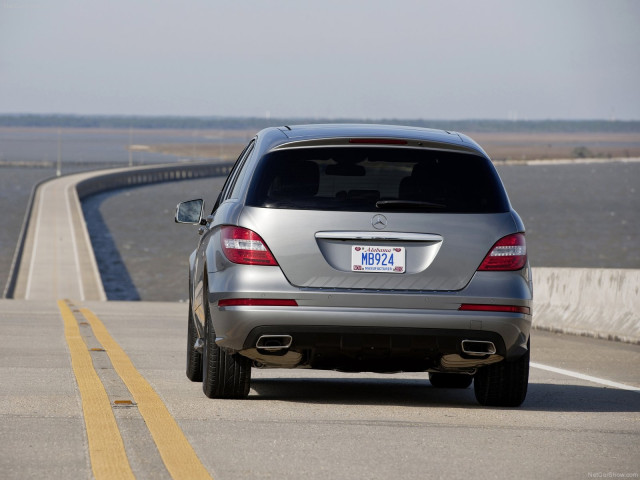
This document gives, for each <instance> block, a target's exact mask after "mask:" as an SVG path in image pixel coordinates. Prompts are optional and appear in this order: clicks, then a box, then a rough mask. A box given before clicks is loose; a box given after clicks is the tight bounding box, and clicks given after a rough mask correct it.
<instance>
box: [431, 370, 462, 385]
mask: <svg viewBox="0 0 640 480" xmlns="http://www.w3.org/2000/svg"><path fill="white" fill-rule="evenodd" d="M429 381H430V382H431V385H433V386H434V387H436V388H468V387H469V385H471V382H473V376H472V375H466V374H464V373H442V372H430V373H429Z"/></svg>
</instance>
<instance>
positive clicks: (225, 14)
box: [0, 0, 640, 120]
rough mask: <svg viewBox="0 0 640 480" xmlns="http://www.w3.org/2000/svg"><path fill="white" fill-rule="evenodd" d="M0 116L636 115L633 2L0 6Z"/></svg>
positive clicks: (180, 1) (637, 46)
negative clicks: (19, 114) (54, 114)
mask: <svg viewBox="0 0 640 480" xmlns="http://www.w3.org/2000/svg"><path fill="white" fill-rule="evenodd" d="M0 113H43V114H48V113H60V114H78V115H82V114H100V115H176V116H233V117H242V116H254V117H273V118H296V117H297V118H336V119H339V118H360V119H391V118H393V119H396V118H397V119H402V118H405V119H417V118H422V119H452V120H453V119H518V120H525V119H526V120H543V119H617V120H640V1H638V0H608V1H600V0H536V1H531V0H528V1H520V0H514V1H508V0H504V1H502V0H451V1H444V0H438V1H431V0H422V1H419V0H394V1H391V0H386V1H379V0H367V1H364V0H322V1H310V0H308V1H300V0H298V1H294V0H261V1H260V0H244V1H236V2H232V1H229V0H224V1H222V0H108V1H107V0H0Z"/></svg>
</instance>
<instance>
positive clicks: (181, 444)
mask: <svg viewBox="0 0 640 480" xmlns="http://www.w3.org/2000/svg"><path fill="white" fill-rule="evenodd" d="M80 311H81V312H82V314H83V315H84V317H85V318H86V319H87V322H89V324H90V325H91V327H92V328H93V333H94V335H95V336H96V338H97V339H98V341H99V342H100V343H101V344H102V347H103V348H104V349H105V350H106V351H107V354H108V355H109V359H110V360H111V363H112V365H113V368H114V369H115V370H116V372H117V373H118V375H120V378H122V381H123V382H124V384H125V385H126V386H127V388H128V389H129V391H130V392H131V395H133V398H134V400H135V401H136V403H137V404H138V411H139V412H140V414H141V415H142V418H144V421H145V423H146V424H147V427H148V428H149V432H151V436H152V437H153V440H154V442H155V443H156V446H157V447H158V451H159V452H160V456H161V457H162V461H163V462H164V464H165V466H166V467H167V470H168V471H169V474H170V475H171V476H172V477H173V478H174V479H182V478H184V479H200V478H202V479H211V476H210V475H209V472H208V471H207V470H206V469H205V468H204V465H202V462H201V461H200V459H199V458H198V456H197V455H196V452H195V451H194V450H193V447H192V446H191V444H190V443H189V441H188V440H187V438H186V437H185V436H184V433H183V431H182V429H181V428H180V427H179V426H178V424H177V422H176V421H175V419H174V418H173V416H172V415H171V413H169V410H168V409H167V407H166V406H165V404H164V403H163V402H162V400H161V399H160V397H159V396H158V394H157V393H156V392H155V390H154V389H153V387H152V386H151V385H150V384H149V383H148V382H147V381H146V380H145V378H144V377H143V376H142V375H141V374H140V372H138V370H136V368H135V367H134V366H133V363H132V362H131V360H130V359H129V357H128V356H127V354H126V353H125V352H124V350H123V349H122V348H121V347H120V345H118V343H117V342H116V341H115V340H114V339H113V338H112V337H111V335H110V334H109V332H108V331H107V329H106V327H105V326H104V324H103V323H102V321H100V319H99V318H98V317H97V316H96V315H95V314H94V313H93V312H92V311H91V310H89V309H86V308H83V309H81V310H80Z"/></svg>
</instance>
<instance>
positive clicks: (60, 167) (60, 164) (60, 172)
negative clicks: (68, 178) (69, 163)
mask: <svg viewBox="0 0 640 480" xmlns="http://www.w3.org/2000/svg"><path fill="white" fill-rule="evenodd" d="M60 135H61V130H60V128H59V127H58V163H57V166H56V177H59V176H60V175H62V140H61V139H60Z"/></svg>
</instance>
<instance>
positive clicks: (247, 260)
mask: <svg viewBox="0 0 640 480" xmlns="http://www.w3.org/2000/svg"><path fill="white" fill-rule="evenodd" d="M221 235H222V251H223V252H224V254H225V256H226V257H227V258H228V259H229V260H231V261H232V262H233V263H241V264H244V265H278V262H276V259H275V258H274V257H273V255H272V253H271V251H270V250H269V248H267V245H266V243H264V240H262V237H260V235H258V234H257V233H256V232H254V231H253V230H249V229H248V228H242V227H234V226H232V225H225V226H223V227H222V232H221Z"/></svg>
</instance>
